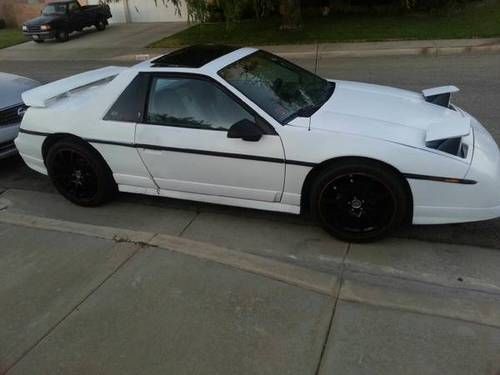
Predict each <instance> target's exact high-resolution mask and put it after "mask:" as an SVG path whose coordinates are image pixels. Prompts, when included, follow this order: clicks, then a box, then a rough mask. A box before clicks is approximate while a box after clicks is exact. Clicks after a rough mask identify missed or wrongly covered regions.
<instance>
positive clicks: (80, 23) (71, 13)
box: [68, 2, 85, 30]
mask: <svg viewBox="0 0 500 375" xmlns="http://www.w3.org/2000/svg"><path fill="white" fill-rule="evenodd" d="M68 17H69V25H70V28H71V30H80V29H82V28H83V27H84V26H85V12H83V11H82V9H81V8H80V5H79V4H77V3H76V2H75V3H69V4H68Z"/></svg>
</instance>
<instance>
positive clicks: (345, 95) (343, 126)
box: [310, 81, 470, 147]
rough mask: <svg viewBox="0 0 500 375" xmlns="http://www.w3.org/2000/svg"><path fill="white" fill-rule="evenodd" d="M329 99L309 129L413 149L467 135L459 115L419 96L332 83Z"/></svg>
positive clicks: (465, 123)
mask: <svg viewBox="0 0 500 375" xmlns="http://www.w3.org/2000/svg"><path fill="white" fill-rule="evenodd" d="M334 82H335V83H336V88H335V92H334V93H333V95H332V97H331V98H330V99H329V100H328V101H327V102H326V103H325V104H324V105H323V107H321V108H320V110H318V111H317V112H316V113H315V114H314V115H313V116H312V118H311V125H310V126H311V129H312V130H313V129H322V130H328V131H338V132H342V133H352V134H356V135H362V136H368V137H372V138H381V139H385V140H388V141H392V142H397V143H401V144H405V145H409V146H414V147H424V146H425V141H426V139H427V140H429V138H433V139H445V138H451V137H455V136H457V135H459V134H460V135H465V134H463V133H468V132H470V118H467V117H466V116H465V115H464V114H463V113H462V112H461V111H455V110H453V109H449V108H445V107H441V106H439V105H436V104H431V103H428V102H427V101H426V100H425V98H424V96H423V95H422V94H420V93H416V92H412V91H407V90H401V89H397V88H392V87H386V86H379V85H372V84H365V83H357V82H347V81H334Z"/></svg>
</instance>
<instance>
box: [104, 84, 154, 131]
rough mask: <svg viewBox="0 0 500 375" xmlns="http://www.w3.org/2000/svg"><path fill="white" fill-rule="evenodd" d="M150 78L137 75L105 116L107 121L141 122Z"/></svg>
mask: <svg viewBox="0 0 500 375" xmlns="http://www.w3.org/2000/svg"><path fill="white" fill-rule="evenodd" d="M147 91H148V77H147V76H146V75H145V74H139V75H137V76H136V77H135V78H134V79H133V81H132V82H131V83H130V84H129V85H128V86H127V88H126V89H125V90H124V91H123V92H122V93H121V95H120V96H119V97H118V99H117V100H116V102H115V103H114V104H113V105H112V106H111V108H110V109H109V111H108V113H106V115H105V116H104V120H107V121H123V122H139V121H141V118H142V113H143V112H144V102H145V97H146V93H147Z"/></svg>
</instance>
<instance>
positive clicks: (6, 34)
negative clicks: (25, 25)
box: [0, 29, 26, 48]
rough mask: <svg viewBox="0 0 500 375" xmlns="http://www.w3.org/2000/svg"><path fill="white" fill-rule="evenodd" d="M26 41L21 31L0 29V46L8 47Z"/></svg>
mask: <svg viewBox="0 0 500 375" xmlns="http://www.w3.org/2000/svg"><path fill="white" fill-rule="evenodd" d="M23 42H26V38H25V37H24V35H23V33H22V32H21V31H20V30H17V29H1V30H0V48H5V47H10V46H13V45H14V44H19V43H23Z"/></svg>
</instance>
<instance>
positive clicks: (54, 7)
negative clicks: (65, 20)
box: [42, 3, 68, 16]
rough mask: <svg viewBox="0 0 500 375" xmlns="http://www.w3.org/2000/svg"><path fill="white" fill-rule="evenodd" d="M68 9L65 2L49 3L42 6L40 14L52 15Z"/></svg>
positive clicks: (63, 12) (62, 12)
mask: <svg viewBox="0 0 500 375" xmlns="http://www.w3.org/2000/svg"><path fill="white" fill-rule="evenodd" d="M67 9H68V6H67V4H58V3H55V4H49V5H47V6H46V7H45V8H43V11H42V14H43V15H44V16H53V15H57V14H65V13H66V10H67Z"/></svg>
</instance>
